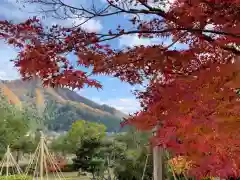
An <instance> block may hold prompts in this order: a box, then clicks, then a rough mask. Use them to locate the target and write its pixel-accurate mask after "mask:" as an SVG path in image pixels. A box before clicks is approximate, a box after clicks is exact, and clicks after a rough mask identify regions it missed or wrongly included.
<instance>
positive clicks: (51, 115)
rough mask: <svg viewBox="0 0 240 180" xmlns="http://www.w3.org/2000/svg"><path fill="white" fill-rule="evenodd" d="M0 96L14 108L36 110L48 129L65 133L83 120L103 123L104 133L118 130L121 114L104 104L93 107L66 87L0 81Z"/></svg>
mask: <svg viewBox="0 0 240 180" xmlns="http://www.w3.org/2000/svg"><path fill="white" fill-rule="evenodd" d="M0 88H1V91H2V94H3V95H4V96H6V97H7V99H8V100H9V101H10V102H11V103H12V104H15V105H16V106H18V107H19V108H20V109H21V108H22V106H27V107H28V108H33V109H35V110H37V111H38V113H39V114H40V117H42V121H44V122H42V123H43V124H44V125H45V127H47V128H48V130H52V131H67V130H68V129H69V128H70V127H71V124H72V123H73V122H75V121H76V120H79V119H84V120H86V121H91V122H99V123H103V124H104V125H105V126H106V127H107V131H108V132H116V131H119V130H122V129H121V128H120V122H121V119H122V117H124V116H126V115H125V114H124V113H122V112H120V111H118V110H116V109H115V108H112V107H110V106H108V105H100V104H97V103H95V102H93V101H91V100H89V99H87V98H84V97H82V96H80V95H79V94H77V93H76V92H74V91H71V90H69V89H67V88H43V87H42V85H41V82H40V81H39V80H32V81H21V80H14V81H1V83H0Z"/></svg>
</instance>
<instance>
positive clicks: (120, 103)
mask: <svg viewBox="0 0 240 180" xmlns="http://www.w3.org/2000/svg"><path fill="white" fill-rule="evenodd" d="M91 99H92V101H94V102H96V103H99V104H107V105H109V106H111V107H114V108H116V109H118V110H120V111H122V112H124V113H126V114H128V113H134V112H136V111H138V110H139V109H140V104H139V102H138V100H137V99H135V98H113V99H107V100H102V99H101V98H99V97H93V98H91Z"/></svg>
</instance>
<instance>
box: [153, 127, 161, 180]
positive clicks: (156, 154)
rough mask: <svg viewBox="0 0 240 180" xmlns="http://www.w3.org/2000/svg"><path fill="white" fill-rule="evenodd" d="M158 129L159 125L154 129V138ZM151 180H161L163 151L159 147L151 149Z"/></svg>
mask: <svg viewBox="0 0 240 180" xmlns="http://www.w3.org/2000/svg"><path fill="white" fill-rule="evenodd" d="M158 128H159V125H158V126H156V127H155V128H154V130H153V135H154V136H156V132H157V130H158ZM153 180H163V149H162V148H160V147H159V146H154V148H153Z"/></svg>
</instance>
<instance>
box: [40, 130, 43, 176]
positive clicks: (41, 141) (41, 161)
mask: <svg viewBox="0 0 240 180" xmlns="http://www.w3.org/2000/svg"><path fill="white" fill-rule="evenodd" d="M40 134H41V138H40V180H43V171H44V170H43V167H44V137H43V133H42V131H40Z"/></svg>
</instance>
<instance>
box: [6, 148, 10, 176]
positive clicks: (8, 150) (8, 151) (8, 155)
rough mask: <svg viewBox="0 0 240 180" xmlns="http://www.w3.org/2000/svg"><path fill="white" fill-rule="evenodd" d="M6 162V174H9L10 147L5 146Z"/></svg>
mask: <svg viewBox="0 0 240 180" xmlns="http://www.w3.org/2000/svg"><path fill="white" fill-rule="evenodd" d="M6 154H7V162H6V166H7V167H6V175H7V176H8V175H9V160H10V159H9V158H10V147H9V146H7V153H6Z"/></svg>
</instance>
